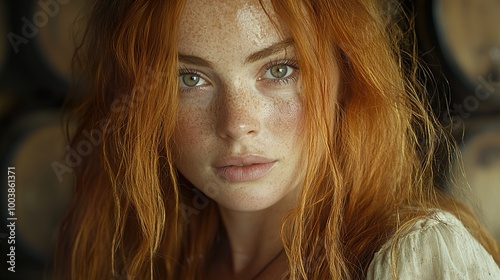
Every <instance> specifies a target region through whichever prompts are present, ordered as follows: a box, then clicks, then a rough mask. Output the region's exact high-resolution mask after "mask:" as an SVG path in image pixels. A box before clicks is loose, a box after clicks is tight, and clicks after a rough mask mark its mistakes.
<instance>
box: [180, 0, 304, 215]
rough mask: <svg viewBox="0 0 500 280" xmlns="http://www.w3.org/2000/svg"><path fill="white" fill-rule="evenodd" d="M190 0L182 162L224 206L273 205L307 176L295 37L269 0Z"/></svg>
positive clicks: (183, 55)
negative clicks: (305, 171)
mask: <svg viewBox="0 0 500 280" xmlns="http://www.w3.org/2000/svg"><path fill="white" fill-rule="evenodd" d="M264 4H265V6H266V10H267V11H269V12H270V16H271V17H272V18H273V20H276V22H277V24H278V26H279V27H280V28H282V30H281V31H282V32H281V33H280V34H281V35H280V34H278V32H277V31H276V30H275V27H274V26H273V25H272V24H271V22H270V20H269V18H268V16H267V15H266V13H265V12H264V10H263V9H262V7H261V6H260V4H259V2H258V1H257V0H255V1H254V0H231V1H220V0H187V4H186V7H185V10H184V14H183V16H182V20H181V23H180V32H179V36H178V51H179V87H180V91H179V96H180V107H179V117H178V125H177V130H176V133H175V136H174V140H175V143H176V147H177V151H178V155H177V159H176V162H175V164H176V167H177V168H178V170H179V171H180V172H181V173H182V174H183V175H184V177H186V178H187V179H188V180H189V181H190V182H191V183H192V184H194V185H195V186H196V187H198V188H199V189H200V190H201V191H202V192H204V193H205V194H206V195H207V196H209V197H211V198H212V199H214V200H215V201H216V202H217V203H218V204H219V205H220V206H222V207H225V208H228V209H233V210H240V211H252V210H259V209H264V208H267V207H270V206H272V205H274V204H276V203H278V202H279V201H283V200H282V199H283V198H284V197H287V195H292V194H293V193H292V192H293V190H296V189H297V185H298V182H299V181H300V180H301V176H302V175H301V174H302V171H301V170H302V169H303V168H301V167H302V166H303V165H304V164H303V162H302V161H301V154H302V148H301V147H302V145H301V143H302V142H301V140H302V139H301V138H302V125H303V110H302V104H301V99H300V83H299V81H300V78H299V77H300V70H299V69H298V67H299V65H298V62H297V58H296V56H295V51H294V47H293V42H292V41H291V38H290V37H289V35H287V34H288V33H287V31H286V28H285V26H283V25H280V22H279V21H277V18H276V17H275V16H274V13H273V12H272V8H271V6H270V3H269V2H268V1H264Z"/></svg>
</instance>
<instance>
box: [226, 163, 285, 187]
mask: <svg viewBox="0 0 500 280" xmlns="http://www.w3.org/2000/svg"><path fill="white" fill-rule="evenodd" d="M275 163H276V162H269V163H258V164H252V165H247V166H234V165H231V166H226V167H219V168H216V171H217V174H218V175H219V176H220V177H222V178H224V179H225V180H227V181H230V182H234V183H241V182H250V181H256V180H259V179H261V178H263V177H265V176H266V175H267V174H268V173H269V172H270V171H271V169H272V168H273V167H274V165H275Z"/></svg>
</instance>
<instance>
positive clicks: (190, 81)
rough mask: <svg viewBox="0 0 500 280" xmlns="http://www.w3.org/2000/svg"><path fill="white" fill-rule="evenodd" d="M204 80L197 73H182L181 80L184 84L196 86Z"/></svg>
mask: <svg viewBox="0 0 500 280" xmlns="http://www.w3.org/2000/svg"><path fill="white" fill-rule="evenodd" d="M201 80H203V79H202V78H201V77H200V76H199V75H196V74H183V75H181V81H182V85H183V86H187V87H195V86H197V85H198V84H199V83H200V81H201Z"/></svg>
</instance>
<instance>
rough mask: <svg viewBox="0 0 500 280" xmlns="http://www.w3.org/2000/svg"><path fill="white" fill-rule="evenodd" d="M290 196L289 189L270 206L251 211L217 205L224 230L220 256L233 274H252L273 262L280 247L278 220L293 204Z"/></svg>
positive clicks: (292, 195)
mask: <svg viewBox="0 0 500 280" xmlns="http://www.w3.org/2000/svg"><path fill="white" fill-rule="evenodd" d="M294 198H295V192H290V193H289V194H288V195H287V196H285V197H284V198H283V199H282V200H280V201H279V202H278V203H276V204H274V205H273V206H271V207H269V208H267V209H263V210H259V211H252V212H246V211H234V210H230V209H227V208H223V207H219V210H220V213H221V217H222V222H223V223H224V227H225V229H226V236H225V238H224V239H225V246H223V248H224V249H223V250H224V251H225V253H224V255H226V260H228V261H230V263H231V272H232V273H233V274H234V275H245V276H248V275H256V274H258V273H259V272H260V270H261V269H262V268H264V267H266V265H267V264H268V263H270V262H274V261H275V259H276V258H277V256H278V255H279V254H280V252H281V251H282V250H283V245H282V242H281V237H280V230H281V223H282V219H283V217H284V215H285V213H286V212H288V211H289V210H290V209H291V208H292V207H293V206H294ZM282 255H283V254H282ZM238 279H242V278H238Z"/></svg>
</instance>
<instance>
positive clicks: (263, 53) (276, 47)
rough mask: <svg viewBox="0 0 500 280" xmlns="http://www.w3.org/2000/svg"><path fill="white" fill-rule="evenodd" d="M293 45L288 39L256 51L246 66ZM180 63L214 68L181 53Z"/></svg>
mask: <svg viewBox="0 0 500 280" xmlns="http://www.w3.org/2000/svg"><path fill="white" fill-rule="evenodd" d="M293 43H294V42H293V39H292V38H288V39H285V40H283V41H281V42H277V43H275V44H273V45H271V46H269V47H266V48H264V49H262V50H260V51H256V52H254V53H252V54H250V55H249V56H247V58H246V59H245V64H248V63H252V62H256V61H259V60H261V59H264V58H266V57H269V56H271V55H273V54H275V53H278V52H280V51H282V50H285V49H286V48H288V47H289V46H291V45H293ZM179 61H180V62H184V63H187V64H193V65H198V66H204V67H208V68H213V64H212V62H210V61H208V60H206V59H203V58H201V57H199V56H194V55H185V54H181V53H179Z"/></svg>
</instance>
